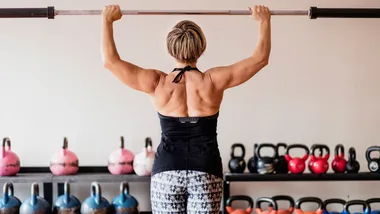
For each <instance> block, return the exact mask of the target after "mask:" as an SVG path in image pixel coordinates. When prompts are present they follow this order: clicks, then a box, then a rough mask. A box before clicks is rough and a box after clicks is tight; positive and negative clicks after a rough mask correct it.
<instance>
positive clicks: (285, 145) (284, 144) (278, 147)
mask: <svg viewBox="0 0 380 214" xmlns="http://www.w3.org/2000/svg"><path fill="white" fill-rule="evenodd" d="M276 147H277V149H276V153H277V157H279V156H280V148H281V147H283V148H284V149H285V150H286V147H288V144H286V143H283V142H280V143H277V145H276Z"/></svg>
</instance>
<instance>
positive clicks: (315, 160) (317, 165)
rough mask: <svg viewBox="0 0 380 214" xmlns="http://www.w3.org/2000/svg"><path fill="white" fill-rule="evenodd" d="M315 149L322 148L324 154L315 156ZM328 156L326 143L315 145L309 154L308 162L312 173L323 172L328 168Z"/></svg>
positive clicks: (328, 149)
mask: <svg viewBox="0 0 380 214" xmlns="http://www.w3.org/2000/svg"><path fill="white" fill-rule="evenodd" d="M317 149H322V150H324V151H326V154H324V155H323V156H321V157H317V156H315V151H316V150H317ZM329 158H330V148H329V147H328V146H327V145H324V144H318V145H315V146H314V147H313V150H312V151H311V155H310V162H312V164H311V170H312V172H313V173H314V174H325V173H326V172H327V171H328V170H329V162H328V160H329Z"/></svg>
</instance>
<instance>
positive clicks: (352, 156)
mask: <svg viewBox="0 0 380 214" xmlns="http://www.w3.org/2000/svg"><path fill="white" fill-rule="evenodd" d="M348 156H349V159H351V160H356V150H355V148H354V147H350V149H349V150H348Z"/></svg>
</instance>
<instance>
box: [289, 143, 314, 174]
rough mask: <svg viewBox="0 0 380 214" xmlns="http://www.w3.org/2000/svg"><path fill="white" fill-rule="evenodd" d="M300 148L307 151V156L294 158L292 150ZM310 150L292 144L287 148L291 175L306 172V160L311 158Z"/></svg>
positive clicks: (300, 145) (303, 146)
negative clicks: (291, 153)
mask: <svg viewBox="0 0 380 214" xmlns="http://www.w3.org/2000/svg"><path fill="white" fill-rule="evenodd" d="M296 148H300V149H303V150H305V154H304V155H303V156H302V157H292V156H291V155H290V150H292V149H296ZM309 152H310V151H309V148H308V147H307V146H305V145H302V144H291V145H289V146H288V147H286V151H285V158H286V160H287V161H288V169H289V171H290V173H291V174H302V173H303V171H305V167H306V163H305V162H306V160H307V158H308V157H309Z"/></svg>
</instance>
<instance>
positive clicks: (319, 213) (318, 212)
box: [296, 197, 324, 214]
mask: <svg viewBox="0 0 380 214" xmlns="http://www.w3.org/2000/svg"><path fill="white" fill-rule="evenodd" d="M308 202H311V203H313V202H314V203H317V204H318V206H319V207H318V209H317V210H315V211H306V212H305V211H303V210H302V208H301V205H302V204H303V203H308ZM323 210H324V205H323V201H322V200H321V199H320V198H317V197H303V198H300V199H298V200H297V202H296V214H322V213H323Z"/></svg>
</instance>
